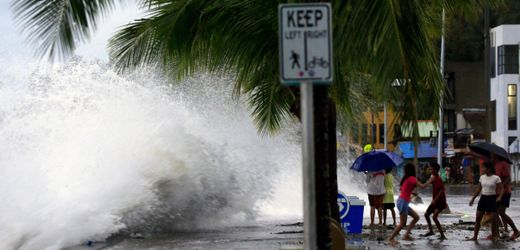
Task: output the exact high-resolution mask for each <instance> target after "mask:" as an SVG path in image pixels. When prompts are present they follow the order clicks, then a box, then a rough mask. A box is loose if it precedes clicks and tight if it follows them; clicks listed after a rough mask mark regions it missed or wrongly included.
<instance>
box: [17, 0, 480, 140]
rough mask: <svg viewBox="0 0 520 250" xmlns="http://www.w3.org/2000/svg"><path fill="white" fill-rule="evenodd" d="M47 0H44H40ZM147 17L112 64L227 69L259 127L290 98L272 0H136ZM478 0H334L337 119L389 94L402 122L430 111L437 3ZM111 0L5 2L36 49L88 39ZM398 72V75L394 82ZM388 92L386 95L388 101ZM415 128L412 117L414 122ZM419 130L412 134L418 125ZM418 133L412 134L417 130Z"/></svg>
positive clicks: (114, 46)
mask: <svg viewBox="0 0 520 250" xmlns="http://www.w3.org/2000/svg"><path fill="white" fill-rule="evenodd" d="M44 2H45V3H44ZM139 2H140V4H141V6H142V7H143V8H146V9H147V10H148V12H147V15H146V17H144V18H142V19H139V20H135V21H134V22H132V23H130V24H128V25H126V26H124V27H123V28H122V29H121V30H120V31H119V32H118V33H117V34H116V35H115V36H114V37H113V38H112V39H111V41H110V46H109V49H110V55H111V60H112V62H113V63H114V64H115V65H116V67H117V68H118V69H119V70H126V69H132V68H134V67H138V66H139V65H142V64H154V65H159V66H160V67H161V68H162V69H163V70H164V72H166V73H167V74H169V75H171V76H175V77H178V78H180V77H185V76H188V75H190V74H192V73H194V72H197V71H210V72H214V73H219V74H225V75H230V74H231V75H234V76H235V83H236V84H235V89H234V96H235V97H238V96H240V95H245V96H246V97H247V101H248V102H249V104H250V105H251V107H252V112H253V116H254V119H255V121H256V123H257V125H258V128H259V130H260V131H262V132H272V131H275V130H276V129H277V128H278V127H279V126H281V122H282V121H283V119H284V118H285V117H288V116H289V115H290V110H294V106H297V105H298V104H297V103H296V102H297V98H296V97H295V95H294V93H295V92H294V91H293V90H292V89H289V88H287V87H285V86H282V85H281V84H280V83H279V72H278V71H279V69H278V67H279V66H278V20H277V19H278V17H277V16H278V8H277V7H278V4H279V3H280V1H275V0H249V1H245V0H219V1H205V0H141V1H139ZM481 2H486V1H469V0H460V1H448V0H437V1H427V0H421V1H419V0H414V1H412V0H409V1H402V0H373V1H362V0H350V1H346V0H345V1H337V2H334V3H332V7H333V24H334V27H333V32H334V35H333V37H334V41H333V46H334V60H335V68H334V69H335V72H334V82H333V84H332V89H331V96H332V97H333V98H334V100H335V102H336V104H337V105H338V107H339V108H338V110H340V112H341V114H342V116H343V117H344V118H345V119H347V120H348V119H354V116H355V115H358V114H361V113H362V112H359V108H361V107H365V106H370V105H372V104H373V103H377V102H381V101H383V100H388V101H391V103H392V104H393V106H394V110H396V111H397V112H398V114H399V115H400V117H399V118H400V119H401V123H404V124H406V123H411V124H416V122H415V121H417V120H418V119H420V118H421V117H426V116H431V117H433V118H434V117H435V116H436V114H437V112H436V110H437V109H438V106H439V100H440V98H441V97H442V96H443V91H444V88H443V83H442V79H441V78H440V74H439V68H438V64H439V63H438V61H439V60H438V51H437V50H436V48H437V47H436V45H435V41H436V39H438V37H439V34H440V27H441V23H440V10H441V9H442V8H445V9H446V10H447V11H448V12H455V11H459V10H461V9H464V10H474V9H475V8H478V5H476V3H481ZM114 3H115V0H112V1H110V0H97V1H94V0H93V1H86V0H84V1H79V0H78V1H74V0H61V1H60V0H50V1H37V0H21V1H18V2H16V3H15V4H14V5H13V7H14V9H15V15H16V16H17V17H18V20H19V21H20V23H21V24H22V27H24V29H26V30H29V31H34V32H33V33H31V35H30V36H29V39H30V40H32V41H37V40H39V39H43V42H42V43H41V44H40V52H42V53H50V55H51V56H52V55H56V54H61V55H68V54H70V53H71V51H72V50H73V49H74V46H75V44H76V43H77V42H81V41H83V40H84V39H86V38H88V37H89V35H90V34H91V32H92V30H94V29H95V26H96V20H98V19H99V17H100V14H101V13H104V12H105V11H106V10H109V9H110V7H112V6H113V4H114ZM396 79H406V81H404V80H403V81H402V82H404V83H405V84H401V85H400V86H395V85H394V84H393V83H394V82H395V80H396ZM392 101H393V102H392ZM414 127H415V128H416V125H415V126H414ZM416 134H417V133H416ZM417 135H418V134H417Z"/></svg>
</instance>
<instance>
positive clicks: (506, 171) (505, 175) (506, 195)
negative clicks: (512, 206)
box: [491, 153, 520, 240]
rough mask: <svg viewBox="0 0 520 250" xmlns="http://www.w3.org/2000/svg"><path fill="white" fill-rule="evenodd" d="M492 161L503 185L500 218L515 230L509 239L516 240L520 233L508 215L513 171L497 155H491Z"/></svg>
mask: <svg viewBox="0 0 520 250" xmlns="http://www.w3.org/2000/svg"><path fill="white" fill-rule="evenodd" d="M491 160H492V162H493V163H494V165H495V174H496V175H497V176H498V177H500V180H501V181H502V185H503V189H502V190H503V191H502V199H501V200H500V201H499V202H498V203H497V205H498V210H497V213H498V216H500V218H501V219H502V222H503V223H504V226H506V225H509V226H511V228H512V229H513V235H511V237H509V239H510V240H516V239H517V238H518V237H519V236H520V232H519V231H518V228H516V225H515V223H514V222H513V220H512V219H511V217H509V215H507V214H506V209H507V208H508V207H509V202H510V200H511V191H512V189H511V170H510V167H509V163H508V162H507V161H506V160H505V159H503V158H501V157H500V156H498V155H497V154H495V153H491Z"/></svg>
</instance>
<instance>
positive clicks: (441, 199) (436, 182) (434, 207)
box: [421, 162, 448, 240]
mask: <svg viewBox="0 0 520 250" xmlns="http://www.w3.org/2000/svg"><path fill="white" fill-rule="evenodd" d="M429 168H430V170H431V172H432V175H431V177H430V179H429V180H428V181H427V182H426V184H428V183H431V184H432V186H433V189H432V192H433V194H432V199H433V200H432V203H431V204H430V206H428V209H426V213H425V214H424V217H425V218H426V222H428V229H429V231H428V232H427V233H425V234H423V235H421V236H431V235H433V234H434V233H433V227H432V223H431V221H430V215H431V214H432V213H433V222H435V226H437V230H439V233H440V237H439V239H440V240H445V239H446V236H445V235H444V231H443V230H442V226H441V223H440V222H439V219H438V217H439V214H440V213H441V212H442V210H444V209H445V208H447V207H448V204H447V203H446V193H445V189H444V184H443V183H442V179H441V177H440V176H439V170H440V169H441V166H439V164H438V163H436V162H434V163H432V164H430V167H429Z"/></svg>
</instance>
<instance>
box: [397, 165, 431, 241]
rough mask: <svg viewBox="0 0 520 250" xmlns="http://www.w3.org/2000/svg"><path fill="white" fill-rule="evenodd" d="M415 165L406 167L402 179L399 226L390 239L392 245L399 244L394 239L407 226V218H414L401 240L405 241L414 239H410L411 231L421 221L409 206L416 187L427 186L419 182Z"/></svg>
mask: <svg viewBox="0 0 520 250" xmlns="http://www.w3.org/2000/svg"><path fill="white" fill-rule="evenodd" d="M415 175H416V174H415V165H413V164H412V163H408V164H406V165H405V166H404V176H403V179H401V184H400V186H401V189H400V190H401V193H400V194H399V198H398V199H397V209H398V210H399V225H398V226H397V227H396V228H395V229H394V231H393V232H392V235H391V236H390V238H388V242H390V244H393V245H395V244H397V243H398V242H397V241H396V240H395V239H394V238H395V236H397V234H399V232H401V229H403V227H404V226H405V225H406V219H407V216H408V215H410V216H412V218H413V220H412V222H411V223H410V225H408V228H407V229H406V233H405V234H404V235H403V237H402V238H401V239H403V240H413V239H412V237H410V231H411V230H412V228H413V227H414V226H415V223H417V221H418V220H419V215H417V213H416V212H415V211H414V210H413V209H412V208H410V207H409V206H408V204H409V203H410V196H411V195H412V191H413V190H414V188H415V187H416V186H418V187H420V188H425V187H426V184H423V183H421V182H420V181H418V180H417V178H416V177H415Z"/></svg>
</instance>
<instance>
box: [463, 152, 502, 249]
mask: <svg viewBox="0 0 520 250" xmlns="http://www.w3.org/2000/svg"><path fill="white" fill-rule="evenodd" d="M482 166H483V170H484V174H483V175H481V176H480V180H479V185H478V187H477V190H475V193H474V194H473V197H471V201H470V202H469V205H470V206H473V201H475V198H476V197H477V196H478V195H479V194H480V192H481V191H482V195H481V196H480V200H479V201H478V205H477V218H476V219H475V229H474V231H473V237H472V238H469V239H468V240H477V237H478V232H479V230H480V223H481V222H482V217H483V216H484V213H489V214H490V215H491V218H492V219H491V236H492V240H493V241H495V240H497V239H498V223H497V217H496V216H497V214H496V212H497V207H498V206H497V203H498V202H500V201H501V200H502V188H503V187H502V181H501V180H500V177H498V176H496V175H494V174H493V163H491V162H490V161H485V162H484V164H483V165H482Z"/></svg>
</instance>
